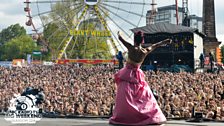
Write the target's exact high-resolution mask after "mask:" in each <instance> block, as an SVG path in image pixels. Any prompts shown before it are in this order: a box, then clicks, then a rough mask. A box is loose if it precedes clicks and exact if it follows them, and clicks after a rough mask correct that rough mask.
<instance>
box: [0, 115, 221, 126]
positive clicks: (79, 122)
mask: <svg viewBox="0 0 224 126" xmlns="http://www.w3.org/2000/svg"><path fill="white" fill-rule="evenodd" d="M0 125H1V126H113V125H110V124H108V119H100V118H76V119H66V118H43V119H41V120H40V121H39V122H36V124H25V125H24V124H12V123H11V122H7V121H5V119H4V116H1V117H0ZM223 125H224V123H221V122H200V123H189V122H186V121H184V120H169V121H168V122H167V123H166V124H164V125H163V126H223ZM154 126H155V125H154Z"/></svg>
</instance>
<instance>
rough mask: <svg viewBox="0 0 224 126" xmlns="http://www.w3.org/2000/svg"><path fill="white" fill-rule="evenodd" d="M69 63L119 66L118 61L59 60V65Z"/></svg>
mask: <svg viewBox="0 0 224 126" xmlns="http://www.w3.org/2000/svg"><path fill="white" fill-rule="evenodd" d="M67 63H84V64H103V63H113V64H118V61H117V60H92V59H67V60H57V64H67Z"/></svg>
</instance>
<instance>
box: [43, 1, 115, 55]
mask: <svg viewBox="0 0 224 126" xmlns="http://www.w3.org/2000/svg"><path fill="white" fill-rule="evenodd" d="M71 2H74V1H71ZM81 2H83V1H81ZM71 5H73V6H72V7H71ZM77 7H78V5H77V4H74V3H70V2H58V3H56V4H55V5H53V6H52V10H54V11H53V12H52V13H50V14H49V15H48V17H46V16H45V17H43V18H42V19H43V20H44V24H47V25H46V27H45V28H44V31H43V34H44V39H45V40H46V41H47V42H48V45H49V50H50V52H49V53H48V54H47V55H45V58H47V59H50V58H52V57H53V58H57V55H58V54H59V51H60V50H61V49H62V48H63V45H64V44H65V41H66V40H67V39H65V40H64V37H65V36H67V35H68V34H69V31H70V30H71V29H73V28H74V26H76V25H77V24H78V23H80V22H77V16H78V15H77V12H78V11H77V9H75V8H77ZM52 21H53V22H52ZM78 29H79V30H100V29H102V24H100V21H99V20H96V19H89V20H85V21H82V22H81V23H80V25H79V27H78ZM63 40H64V41H63ZM106 40H107V38H104V37H101V38H100V37H94V36H74V37H73V39H72V41H71V42H70V45H69V46H68V47H67V50H66V54H67V56H68V57H69V58H76V57H79V58H100V59H108V58H111V54H110V53H109V51H108V45H107V43H106ZM73 46H74V48H73Z"/></svg>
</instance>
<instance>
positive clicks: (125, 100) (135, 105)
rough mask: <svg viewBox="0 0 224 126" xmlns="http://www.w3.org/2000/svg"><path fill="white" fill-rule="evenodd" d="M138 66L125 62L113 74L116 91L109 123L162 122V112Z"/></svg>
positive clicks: (138, 123)
mask: <svg viewBox="0 0 224 126" xmlns="http://www.w3.org/2000/svg"><path fill="white" fill-rule="evenodd" d="M144 77H145V75H144V73H143V72H142V70H141V69H140V65H139V66H134V65H131V64H126V66H125V67H124V68H123V69H121V70H119V71H118V73H116V74H115V82H116V84H117V93H116V101H115V108H114V110H113V116H112V117H111V118H110V119H109V123H111V124H121V125H148V124H162V123H164V122H166V117H165V116H164V114H163V113H162V111H161V109H160V107H159V105H158V104H157V101H156V99H155V98H154V96H153V93H152V91H151V89H150V88H149V86H148V84H147V83H146V81H145V79H144Z"/></svg>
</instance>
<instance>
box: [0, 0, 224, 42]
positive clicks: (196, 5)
mask: <svg viewBox="0 0 224 126" xmlns="http://www.w3.org/2000/svg"><path fill="white" fill-rule="evenodd" d="M24 1H25V0H1V2H0V3H1V4H0V17H1V19H0V31H1V30H2V29H4V28H7V27H8V26H9V25H11V24H16V23H19V24H20V25H22V26H24V27H25V28H26V29H27V31H31V28H30V27H27V26H25V22H26V21H27V17H26V13H25V12H24V7H25V4H24V3H23V2H24ZM31 1H36V0H31ZM120 1H132V0H120ZM138 1H139V2H141V1H147V2H148V3H150V2H151V0H138ZM155 1H156V3H157V6H158V7H160V6H166V5H171V4H174V3H175V0H155ZM181 2H182V0H179V4H180V6H181ZM202 2H203V0H189V12H190V14H196V15H198V16H201V15H202ZM223 5H224V0H215V6H216V10H215V11H216V33H217V38H218V40H219V41H222V42H223V43H224V15H223V13H224V7H223ZM129 9H130V8H129ZM149 9H150V7H149Z"/></svg>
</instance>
